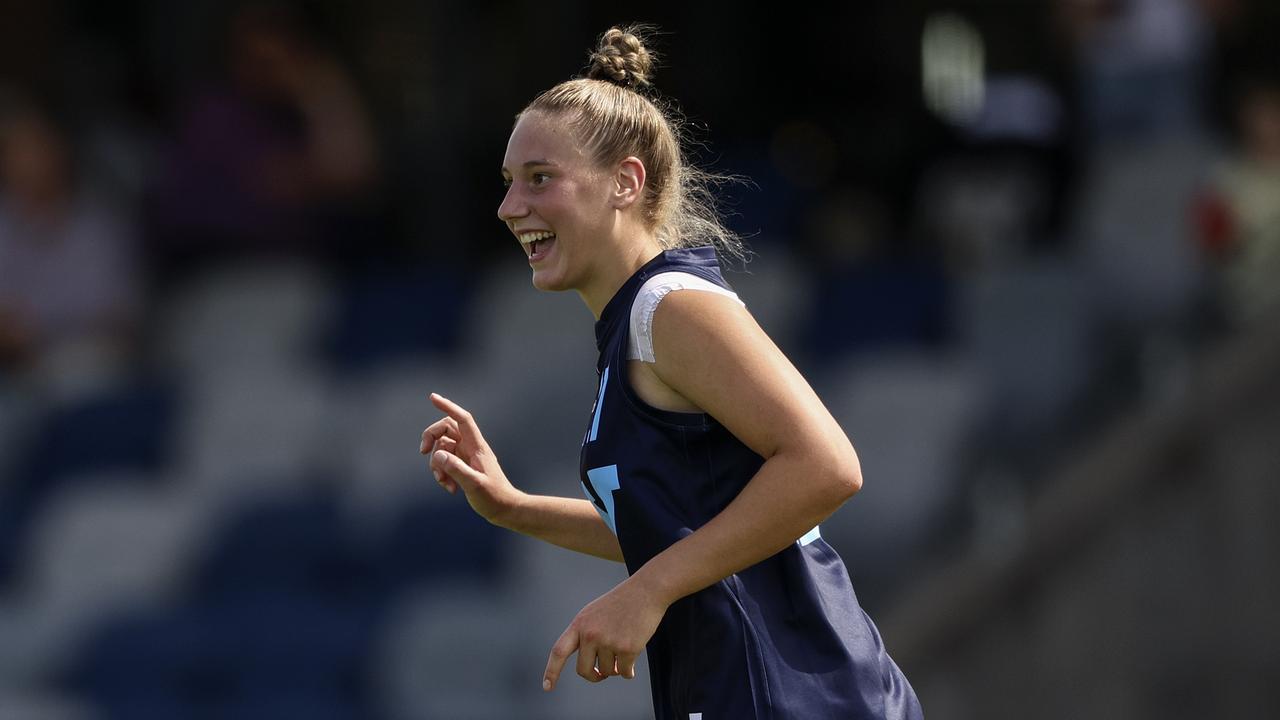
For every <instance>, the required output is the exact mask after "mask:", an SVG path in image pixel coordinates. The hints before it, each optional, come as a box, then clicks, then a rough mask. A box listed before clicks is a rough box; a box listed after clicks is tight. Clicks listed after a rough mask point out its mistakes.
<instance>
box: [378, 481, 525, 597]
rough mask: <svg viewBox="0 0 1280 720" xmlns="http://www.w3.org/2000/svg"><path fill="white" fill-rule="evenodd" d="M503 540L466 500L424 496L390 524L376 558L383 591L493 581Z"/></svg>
mask: <svg viewBox="0 0 1280 720" xmlns="http://www.w3.org/2000/svg"><path fill="white" fill-rule="evenodd" d="M502 542H503V537H502V532H501V531H499V530H497V529H496V528H494V527H493V526H492V525H490V524H489V523H487V522H485V521H484V520H483V519H482V518H480V517H479V516H477V515H476V514H475V513H474V512H472V511H471V508H470V507H468V506H467V505H466V504H465V503H452V502H438V501H433V500H425V501H420V502H418V503H416V504H413V505H410V506H408V507H407V508H406V509H405V510H404V511H403V512H402V513H401V515H400V517H399V519H398V520H397V521H396V522H394V523H393V524H392V526H391V528H390V530H389V532H388V533H387V534H386V535H385V536H384V538H383V541H382V543H381V545H380V547H379V549H378V556H377V558H376V559H375V562H376V563H377V566H378V575H379V579H380V582H381V583H382V584H383V587H384V588H385V590H384V592H387V593H393V592H395V591H397V590H398V589H400V588H402V587H404V586H405V585H408V584H416V583H431V582H440V581H444V580H450V579H460V578H472V579H478V580H482V581H489V580H496V578H497V577H498V576H499V575H500V573H501V570H502V559H503V548H502Z"/></svg>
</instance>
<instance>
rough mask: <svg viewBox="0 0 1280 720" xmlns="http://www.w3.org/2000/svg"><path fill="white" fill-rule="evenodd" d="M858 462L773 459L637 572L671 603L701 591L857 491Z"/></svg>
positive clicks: (799, 456) (773, 549)
mask: <svg viewBox="0 0 1280 720" xmlns="http://www.w3.org/2000/svg"><path fill="white" fill-rule="evenodd" d="M859 482H860V475H858V469H857V462H856V460H855V461H853V467H852V468H843V469H841V470H838V471H822V470H817V471H815V468H814V463H813V462H812V461H811V460H810V459H809V458H807V457H805V456H804V454H803V453H798V452H797V453H793V454H792V455H790V456H787V455H782V454H779V455H776V456H774V457H773V458H770V459H769V460H768V461H767V462H765V464H764V465H763V466H761V468H760V470H759V471H758V472H757V473H756V475H755V477H753V478H752V479H751V481H750V482H749V483H747V486H746V487H745V488H743V490H742V492H741V493H740V494H739V495H738V497H737V498H735V499H734V500H733V502H731V503H730V504H729V506H728V507H726V508H725V509H724V511H722V512H721V513H720V514H719V515H717V516H716V517H714V518H712V520H711V521H710V522H708V523H707V524H706V525H704V526H703V527H701V528H699V529H698V530H697V531H696V532H694V533H693V534H691V535H689V536H688V537H685V538H684V539H682V540H680V541H679V542H677V543H675V544H674V545H672V546H671V547H669V548H667V549H666V550H665V551H663V552H662V553H659V554H658V555H657V556H655V557H654V558H653V559H652V560H650V561H649V562H648V563H646V564H645V565H644V567H642V568H640V570H639V571H637V572H636V573H635V577H634V578H633V580H635V581H637V582H640V583H642V584H644V585H646V586H648V587H649V588H650V589H651V590H652V591H653V592H655V593H657V594H658V596H659V597H661V598H663V599H664V600H665V601H666V602H668V603H670V602H675V601H676V600H678V599H680V598H682V597H685V596H686V595H690V594H692V593H695V592H697V591H699V590H701V589H703V588H705V587H707V586H709V585H711V584H713V583H716V582H718V581H720V580H722V579H724V578H725V577H728V576H729V575H732V574H733V573H736V572H738V571H740V570H743V569H745V568H747V567H750V566H752V565H754V564H756V563H758V562H760V561H761V560H764V559H765V558H768V557H770V556H771V555H774V554H775V553H777V552H778V551H780V550H782V549H783V548H786V547H787V546H788V545H790V544H791V543H793V542H795V541H796V540H797V539H798V538H799V537H801V536H802V535H804V534H805V533H806V532H808V531H809V530H811V529H812V528H813V527H814V526H815V525H817V524H818V523H820V522H822V521H823V520H825V519H826V518H827V517H828V516H830V515H831V513H833V512H835V510H836V509H837V508H839V507H840V505H841V504H842V503H843V502H844V501H845V500H846V499H848V498H849V497H850V496H851V495H852V494H853V493H854V492H856V491H857V487H858V483H859Z"/></svg>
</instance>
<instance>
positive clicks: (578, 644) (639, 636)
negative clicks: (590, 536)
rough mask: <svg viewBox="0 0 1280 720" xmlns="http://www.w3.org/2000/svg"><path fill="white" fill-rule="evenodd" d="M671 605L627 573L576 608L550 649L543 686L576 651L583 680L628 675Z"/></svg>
mask: <svg viewBox="0 0 1280 720" xmlns="http://www.w3.org/2000/svg"><path fill="white" fill-rule="evenodd" d="M668 604H669V603H667V602H665V601H663V600H661V599H659V598H658V597H657V593H655V592H653V591H651V590H648V589H646V588H645V587H644V586H642V585H641V584H640V583H639V582H637V581H636V578H635V577H634V576H633V577H630V578H628V579H626V580H624V581H623V582H621V583H619V584H618V586H617V587H615V588H614V589H612V590H610V591H609V592H607V593H605V594H604V595H601V596H600V597H598V598H596V599H595V600H592V601H591V602H590V603H588V604H587V606H586V607H584V608H582V610H581V611H579V612H578V614H577V616H576V617H574V618H573V622H571V623H569V627H567V628H565V631H564V632H563V633H562V634H561V635H560V639H559V640H557V641H556V644H555V645H554V646H552V648H551V657H549V658H548V659H547V670H546V672H545V673H544V674H543V676H542V689H543V690H551V689H552V688H554V687H555V686H556V681H557V680H558V679H559V678H560V671H561V669H563V668H564V665H565V663H566V662H567V661H568V660H569V657H570V656H572V655H573V654H574V652H575V651H576V652H577V653H578V665H577V671H578V674H579V675H581V676H582V678H583V679H585V680H586V681H587V682H593V683H594V682H600V681H601V680H604V679H605V678H607V677H609V676H611V675H621V676H622V677H624V678H627V679H632V678H634V677H635V676H636V660H637V659H638V658H639V657H640V653H641V652H642V651H643V650H644V647H645V645H646V644H647V643H648V642H649V638H651V637H653V633H654V632H656V631H657V629H658V623H660V622H662V616H663V615H665V614H666V612H667V606H668Z"/></svg>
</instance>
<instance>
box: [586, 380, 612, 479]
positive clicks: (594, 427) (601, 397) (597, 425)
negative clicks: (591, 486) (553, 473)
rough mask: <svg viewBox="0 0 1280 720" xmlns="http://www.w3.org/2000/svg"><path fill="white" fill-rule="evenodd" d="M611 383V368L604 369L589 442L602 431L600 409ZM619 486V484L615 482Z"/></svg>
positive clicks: (602, 406)
mask: <svg viewBox="0 0 1280 720" xmlns="http://www.w3.org/2000/svg"><path fill="white" fill-rule="evenodd" d="M608 385H609V368H607V367H606V368H605V369H604V375H602V376H601V377H600V394H599V395H597V396H596V412H595V417H593V418H591V434H590V435H588V436H587V442H594V441H595V439H596V433H598V432H599V431H600V411H601V410H603V409H604V389H605V388H606V387H607V386H608ZM614 487H617V484H616V483H615V484H614Z"/></svg>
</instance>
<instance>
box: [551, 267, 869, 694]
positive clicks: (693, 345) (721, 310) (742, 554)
mask: <svg viewBox="0 0 1280 720" xmlns="http://www.w3.org/2000/svg"><path fill="white" fill-rule="evenodd" d="M653 338H654V354H655V356H656V358H657V361H656V363H654V365H653V366H652V367H653V370H654V372H655V374H656V375H657V376H658V378H659V379H660V380H661V381H662V382H663V383H664V384H666V385H667V387H669V388H670V389H671V390H673V391H674V392H676V393H677V394H679V395H681V396H683V397H684V398H685V399H687V400H688V401H690V402H691V403H692V404H694V405H696V406H697V407H699V408H701V409H702V410H703V411H704V412H706V413H708V414H710V415H711V416H712V417H714V418H716V420H717V421H719V422H720V423H721V424H722V425H724V426H725V428H726V429H728V430H729V432H731V433H733V434H734V435H735V436H736V437H737V438H738V439H739V440H741V441H742V442H743V443H744V444H746V445H747V447H749V448H751V449H752V450H753V451H755V452H756V453H757V454H759V455H760V456H761V457H763V458H764V460H765V462H764V464H763V465H762V466H761V467H760V470H759V471H758V472H757V473H756V475H755V476H754V477H753V478H752V479H751V480H750V481H749V482H748V483H747V485H746V487H744V488H743V490H742V492H741V493H739V494H738V496H737V498H735V499H734V500H733V502H731V503H730V504H729V506H728V507H726V508H725V509H724V511H722V512H721V513H720V514H719V515H717V516H716V517H715V518H713V519H712V520H711V521H710V522H708V523H707V524H706V525H704V526H702V527H701V528H699V529H698V530H697V531H696V532H694V533H692V534H691V535H689V536H687V537H685V538H684V539H682V540H680V541H679V542H677V543H675V544H673V545H672V546H671V547H669V548H667V549H666V550H665V551H663V552H662V553H660V554H658V555H657V556H655V557H654V558H653V559H651V560H650V561H649V562H648V563H646V564H645V565H644V566H643V567H641V568H640V569H639V570H638V571H636V573H635V574H634V575H632V576H631V577H630V578H628V579H627V580H625V581H623V582H622V583H621V584H619V585H618V586H617V587H615V588H614V589H613V590H611V591H610V592H609V593H607V594H605V595H603V596H601V597H600V598H598V599H597V600H595V601H593V602H592V603H591V604H589V605H587V606H586V607H585V608H583V610H582V612H580V613H579V614H578V616H577V617H575V618H574V621H573V623H571V624H570V625H569V628H568V629H566V630H565V633H564V634H563V635H561V637H560V640H559V641H557V643H556V645H555V647H554V648H553V649H552V653H551V658H550V659H549V661H548V664H547V673H546V676H545V679H544V687H546V688H548V689H549V688H550V687H551V686H553V685H554V684H555V681H556V678H557V677H558V675H559V673H560V669H561V667H562V666H563V665H564V663H565V661H566V660H567V659H568V657H569V656H570V655H571V654H572V653H573V651H574V650H577V651H578V668H577V670H578V674H579V675H582V676H583V677H584V678H586V679H587V680H591V681H598V680H602V679H604V678H605V677H608V676H610V675H623V676H624V677H631V676H633V675H634V669H633V666H634V663H635V659H636V657H637V656H638V655H639V653H640V651H641V650H643V648H644V645H645V643H647V642H648V640H649V638H650V637H652V635H653V632H654V631H655V630H656V629H657V625H658V623H659V622H660V621H661V619H662V615H663V614H664V613H665V612H666V609H667V607H669V606H670V605H671V603H673V602H675V601H676V600H679V599H680V598H682V597H685V596H686V595H689V594H692V593H694V592H697V591H698V590H701V589H703V588H705V587H707V586H709V585H711V584H713V583H715V582H717V581H719V580H721V579H723V578H725V577H727V576H729V575H731V574H733V573H735V572H738V571H739V570H742V569H744V568H747V567H750V566H751V565H754V564H755V563H758V562H760V561H761V560H764V559H765V558H767V557H769V556H771V555H773V554H775V553H777V552H778V551H780V550H782V549H783V548H785V547H787V546H788V545H790V544H791V543H793V542H795V541H796V540H797V539H798V538H800V537H801V536H802V535H804V534H805V533H806V532H808V531H809V530H811V529H812V528H813V527H814V526H815V525H817V524H818V523H820V522H821V521H822V520H824V519H825V518H827V517H828V516H830V515H831V513H833V512H835V511H836V509H837V508H839V507H840V505H841V504H843V503H844V501H846V500H848V499H849V498H850V497H851V496H852V495H853V494H854V493H856V492H857V491H858V489H859V488H860V487H861V486H862V473H861V470H860V467H859V464H858V458H857V455H856V454H855V453H854V450H853V446H852V444H850V442H849V439H848V437H846V436H845V434H844V431H843V430H841V429H840V426H839V424H837V423H836V421H835V419H834V418H832V417H831V414H830V412H828V411H827V409H826V407H825V406H824V405H823V404H822V402H821V401H820V400H819V399H818V397H817V395H816V394H815V393H814V392H813V389H812V388H811V387H809V384H808V383H807V382H806V381H805V380H804V378H803V377H802V376H801V375H800V373H799V371H798V370H796V369H795V367H794V366H793V365H792V364H791V363H790V362H789V361H788V360H787V358H786V357H785V356H784V355H783V354H782V352H781V351H780V350H779V349H778V348H777V346H776V345H774V344H773V342H772V341H771V340H770V339H769V337H768V336H767V335H766V334H765V333H764V331H763V330H762V329H761V328H760V326H759V325H758V324H756V322H755V320H754V319H753V318H752V317H751V315H750V314H749V313H748V312H747V311H746V310H745V309H744V308H742V307H741V306H739V305H738V304H737V303H736V302H734V301H733V300H732V299H729V298H725V297H722V296H719V295H716V294H712V293H706V292H692V291H686V292H673V293H671V294H670V295H668V296H667V297H666V298H665V299H663V301H662V303H661V304H660V305H659V306H658V309H657V312H656V313H655V316H654V322H653ZM641 635H643V637H640V636H641Z"/></svg>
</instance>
